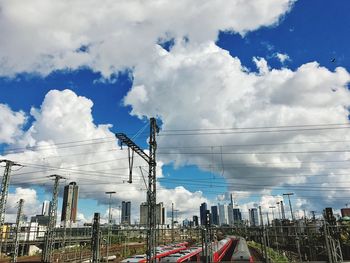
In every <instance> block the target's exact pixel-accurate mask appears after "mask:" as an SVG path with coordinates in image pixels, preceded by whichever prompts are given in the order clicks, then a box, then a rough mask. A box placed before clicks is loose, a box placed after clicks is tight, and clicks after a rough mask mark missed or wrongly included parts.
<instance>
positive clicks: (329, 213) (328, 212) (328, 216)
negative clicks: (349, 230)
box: [323, 207, 336, 225]
mask: <svg viewBox="0 0 350 263" xmlns="http://www.w3.org/2000/svg"><path fill="white" fill-rule="evenodd" d="M323 217H324V219H325V220H326V221H327V222H328V223H329V224H330V225H335V224H336V219H335V217H334V215H333V208H332V207H326V208H325V209H324V210H323Z"/></svg>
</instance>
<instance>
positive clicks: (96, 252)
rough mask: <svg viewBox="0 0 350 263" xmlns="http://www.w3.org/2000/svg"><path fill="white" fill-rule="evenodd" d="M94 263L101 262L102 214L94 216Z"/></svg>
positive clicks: (92, 246) (92, 248) (92, 247)
mask: <svg viewBox="0 0 350 263" xmlns="http://www.w3.org/2000/svg"><path fill="white" fill-rule="evenodd" d="M91 250H92V263H99V262H100V213H95V214H94V222H93V224H92V237H91Z"/></svg>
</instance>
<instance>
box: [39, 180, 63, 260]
mask: <svg viewBox="0 0 350 263" xmlns="http://www.w3.org/2000/svg"><path fill="white" fill-rule="evenodd" d="M50 177H54V178H55V183H54V187H53V193H52V201H51V205H50V209H49V225H48V228H47V231H46V235H45V242H44V248H43V253H42V255H41V262H52V250H53V246H54V243H55V226H56V218H57V202H58V186H59V181H60V179H64V177H63V176H60V175H57V174H54V175H51V176H50Z"/></svg>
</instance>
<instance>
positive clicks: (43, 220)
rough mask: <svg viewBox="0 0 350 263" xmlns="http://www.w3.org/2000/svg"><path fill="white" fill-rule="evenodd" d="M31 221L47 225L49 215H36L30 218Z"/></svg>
mask: <svg viewBox="0 0 350 263" xmlns="http://www.w3.org/2000/svg"><path fill="white" fill-rule="evenodd" d="M30 222H31V223H37V224H38V225H39V226H48V224H49V216H44V215H36V216H32V217H31V218H30Z"/></svg>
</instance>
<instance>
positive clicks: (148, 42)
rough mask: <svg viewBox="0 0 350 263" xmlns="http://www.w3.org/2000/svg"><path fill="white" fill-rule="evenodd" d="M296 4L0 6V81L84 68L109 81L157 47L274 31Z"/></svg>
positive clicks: (163, 0) (135, 1)
mask: <svg viewBox="0 0 350 263" xmlns="http://www.w3.org/2000/svg"><path fill="white" fill-rule="evenodd" d="M293 3H294V0H277V1H276V0H253V1H249V3H246V2H244V1H238V0H235V1H230V3H229V4H228V3H227V1H224V0H217V1H209V2H206V3H203V1H200V0H195V1H193V0H180V1H176V2H175V1H170V0H157V1H140V0H132V1H130V0H119V1H113V0H104V1H99V2H95V1H82V0H74V1H60V2H59V3H58V2H56V1H53V0H50V1H45V2H42V1H37V0H29V1H25V2H23V1H20V0H15V1H1V2H0V10H1V12H0V19H1V23H0V32H1V35H2V37H1V40H0V75H14V74H16V73H19V72H38V73H40V74H44V75H45V74H49V73H50V72H51V71H53V70H60V69H66V68H67V69H77V68H79V67H82V66H88V67H90V68H92V69H93V70H94V71H98V72H101V73H102V75H103V76H105V77H110V76H111V74H114V73H117V72H118V71H119V70H124V69H126V68H131V67H134V66H136V65H137V64H138V61H140V60H147V59H148V57H152V56H153V55H155V54H157V51H156V48H155V46H156V43H157V42H166V41H168V40H171V39H178V40H179V39H183V38H186V39H187V40H189V41H191V42H193V43H201V42H203V41H208V40H212V41H214V40H215V39H216V38H217V35H218V32H219V31H220V30H222V31H230V32H238V33H240V34H245V33H246V32H248V31H251V30H255V29H257V28H259V27H262V26H269V25H275V24H276V23H278V21H279V20H280V18H281V17H282V16H283V15H284V14H285V13H286V12H288V11H289V10H290V9H291V6H292V4H293Z"/></svg>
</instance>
